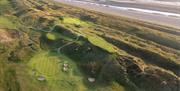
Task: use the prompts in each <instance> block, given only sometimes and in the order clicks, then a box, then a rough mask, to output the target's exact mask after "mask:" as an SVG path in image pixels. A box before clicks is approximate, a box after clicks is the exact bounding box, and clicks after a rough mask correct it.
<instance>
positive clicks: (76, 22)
mask: <svg viewBox="0 0 180 91" xmlns="http://www.w3.org/2000/svg"><path fill="white" fill-rule="evenodd" d="M62 23H64V24H74V25H80V26H83V27H84V26H86V27H88V26H90V23H88V22H84V21H82V20H80V19H78V18H72V17H64V19H63V21H62Z"/></svg>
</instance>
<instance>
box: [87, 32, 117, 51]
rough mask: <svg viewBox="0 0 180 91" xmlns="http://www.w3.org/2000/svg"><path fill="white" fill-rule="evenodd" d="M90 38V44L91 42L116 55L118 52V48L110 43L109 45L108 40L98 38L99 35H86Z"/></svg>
mask: <svg viewBox="0 0 180 91" xmlns="http://www.w3.org/2000/svg"><path fill="white" fill-rule="evenodd" d="M86 37H87V38H88V40H89V42H91V43H92V44H93V45H95V46H97V47H100V48H102V49H104V50H106V51H108V52H110V53H115V52H117V50H116V47H115V46H114V45H112V44H110V43H108V42H107V41H106V40H104V39H103V38H101V37H99V36H97V35H92V34H91V35H86Z"/></svg>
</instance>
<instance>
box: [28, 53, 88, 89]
mask: <svg viewBox="0 0 180 91" xmlns="http://www.w3.org/2000/svg"><path fill="white" fill-rule="evenodd" d="M65 63H66V64H68V66H69V68H68V70H67V72H66V71H63V65H64V64H65ZM29 66H30V68H31V71H30V73H31V74H32V73H33V75H32V76H33V77H34V79H37V78H38V76H44V77H45V79H46V81H47V83H48V84H49V86H50V87H51V89H52V90H53V91H59V89H63V90H65V91H72V90H75V91H84V90H85V89H87V88H86V87H85V86H84V85H83V78H82V77H83V75H82V74H81V73H80V71H79V69H78V68H77V66H76V64H75V63H74V62H73V61H72V60H71V59H69V58H67V57H66V56H65V55H63V54H60V55H59V54H57V53H53V52H45V51H42V52H40V53H38V54H37V55H35V56H34V57H33V58H32V59H31V60H30V62H29Z"/></svg>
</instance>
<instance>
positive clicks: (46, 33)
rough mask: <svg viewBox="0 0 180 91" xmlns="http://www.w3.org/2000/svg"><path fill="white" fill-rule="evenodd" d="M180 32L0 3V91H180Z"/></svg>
mask: <svg viewBox="0 0 180 91" xmlns="http://www.w3.org/2000/svg"><path fill="white" fill-rule="evenodd" d="M179 45H180V29H175V28H172V27H166V26H161V25H155V24H151V23H147V22H141V21H138V20H132V19H128V18H125V17H117V16H111V15H106V14H103V13H98V12H93V11H88V10H84V9H80V8H76V7H72V6H68V5H64V4H60V3H57V2H53V1H52V0H0V78H1V79H0V91H179V81H180V79H179V76H180V73H179V67H180V58H179V57H180V46H179Z"/></svg>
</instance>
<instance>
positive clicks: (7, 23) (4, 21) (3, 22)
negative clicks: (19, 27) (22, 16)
mask: <svg viewBox="0 0 180 91" xmlns="http://www.w3.org/2000/svg"><path fill="white" fill-rule="evenodd" d="M0 27H7V28H15V24H13V23H12V21H11V20H10V19H8V18H6V17H2V16H0Z"/></svg>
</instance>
